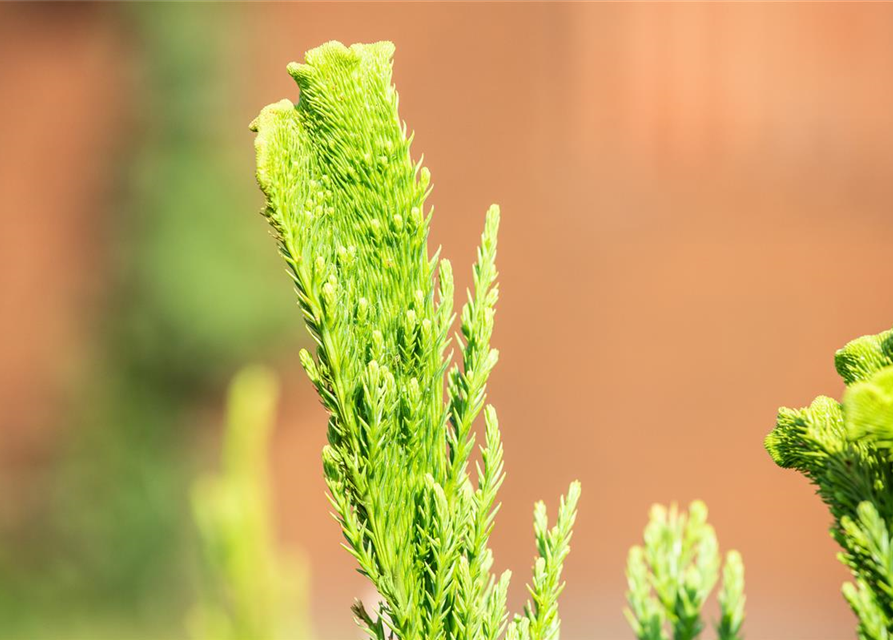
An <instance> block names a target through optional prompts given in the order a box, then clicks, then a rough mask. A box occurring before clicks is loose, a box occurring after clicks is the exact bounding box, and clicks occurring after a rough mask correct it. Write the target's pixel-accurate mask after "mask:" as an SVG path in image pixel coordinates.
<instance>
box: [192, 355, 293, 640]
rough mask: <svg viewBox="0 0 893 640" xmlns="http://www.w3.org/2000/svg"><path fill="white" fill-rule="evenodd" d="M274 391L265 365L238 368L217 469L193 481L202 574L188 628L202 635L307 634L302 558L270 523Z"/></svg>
mask: <svg viewBox="0 0 893 640" xmlns="http://www.w3.org/2000/svg"><path fill="white" fill-rule="evenodd" d="M278 392H279V384H278V381H277V379H276V376H275V375H274V374H273V373H272V372H271V371H269V370H267V369H265V368H263V367H257V366H255V367H247V368H245V369H243V370H242V371H240V372H239V373H238V374H237V375H236V377H235V378H234V379H233V381H232V383H231V384H230V390H229V400H228V403H227V418H226V432H225V434H224V441H223V446H222V460H221V469H220V471H219V472H217V473H213V474H208V475H206V476H203V477H201V478H199V479H198V480H197V481H196V482H195V483H194V485H193V489H192V507H193V513H194V517H195V521H196V524H197V526H198V531H199V534H200V540H201V551H202V554H201V555H202V559H203V563H202V568H203V572H202V573H203V576H202V577H203V580H202V590H201V596H202V597H201V602H200V603H199V605H198V606H196V607H195V609H194V610H193V612H192V615H191V624H190V627H191V630H192V635H193V636H194V637H195V638H197V639H200V640H273V639H274V638H285V637H288V638H301V639H307V638H309V637H310V635H309V632H308V630H307V627H306V618H305V616H304V615H303V614H304V613H305V612H306V604H305V602H304V596H305V595H306V591H307V590H306V574H305V572H304V571H303V570H302V569H303V565H302V564H301V563H298V562H295V561H289V559H288V558H286V557H285V556H284V555H283V553H282V552H281V551H280V550H279V549H278V548H277V545H276V542H275V536H274V534H273V527H272V522H273V517H272V510H271V505H270V491H269V487H270V483H269V455H268V447H269V444H270V432H271V430H272V427H273V419H274V413H275V406H276V399H277V397H278Z"/></svg>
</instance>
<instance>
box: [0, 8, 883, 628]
mask: <svg viewBox="0 0 893 640" xmlns="http://www.w3.org/2000/svg"><path fill="white" fill-rule="evenodd" d="M224 10H227V11H232V10H239V11H242V12H243V14H244V15H243V17H242V18H241V20H240V24H241V29H242V30H241V32H240V33H238V34H233V38H234V40H235V39H238V40H239V41H240V42H241V44H240V46H245V47H246V51H245V54H244V59H243V64H242V65H241V66H240V67H239V68H235V69H232V70H231V74H232V82H233V86H234V100H233V102H232V103H231V104H229V105H225V106H221V108H225V109H227V115H226V117H227V118H230V119H231V121H232V126H233V127H234V128H240V129H244V128H245V126H246V124H247V123H248V121H249V120H250V119H251V118H252V116H253V115H254V114H255V113H256V112H257V110H258V109H259V108H260V107H262V106H263V105H264V104H266V103H268V102H272V101H274V100H278V99H280V98H282V97H286V96H287V97H291V98H295V97H296V95H297V93H296V89H295V87H294V85H293V83H292V81H291V79H290V78H289V77H288V76H287V74H286V73H285V64H286V63H287V62H288V61H290V60H292V59H296V58H298V57H299V56H300V55H301V53H302V52H303V51H304V50H306V49H307V48H310V47H312V46H315V45H316V44H319V43H320V42H322V41H325V40H329V39H339V40H342V41H345V42H351V41H368V40H379V39H390V40H393V41H394V42H395V43H396V45H397V56H396V66H395V81H396V83H397V86H398V89H399V91H400V94H401V103H400V104H401V115H402V117H403V118H404V119H405V120H406V121H407V122H408V123H409V126H410V128H412V129H415V130H416V132H417V135H416V141H415V143H414V150H415V152H416V153H424V154H425V158H426V163H427V164H428V166H429V167H430V169H431V171H432V174H433V178H434V183H435V191H434V193H433V195H432V200H431V201H432V202H433V204H434V205H435V207H436V216H435V222H434V229H433V234H432V235H433V243H434V244H435V245H437V244H443V246H444V254H445V255H446V256H448V257H450V258H451V259H452V261H453V264H454V268H455V270H456V273H457V280H458V282H457V284H458V285H459V286H458V287H457V290H462V288H463V286H464V285H465V284H466V283H467V282H468V281H469V279H470V278H469V275H470V274H469V271H470V264H471V261H472V259H473V252H474V247H475V240H476V237H477V235H478V234H479V232H480V227H481V223H482V220H483V213H484V211H485V209H486V207H487V205H488V204H490V202H493V201H495V202H499V203H500V204H501V205H502V207H503V220H504V226H503V231H502V235H501V238H500V242H501V245H500V271H501V279H502V300H501V303H500V308H499V314H498V321H497V329H496V334H495V337H494V342H495V344H496V346H498V348H499V349H500V350H501V353H502V360H501V363H500V365H499V367H498V368H497V370H496V372H495V374H494V376H493V379H492V393H491V399H492V401H493V402H494V403H495V404H496V406H497V408H498V409H499V412H500V418H501V420H500V421H501V424H502V425H503V429H504V432H505V443H506V456H507V470H508V474H509V475H508V480H507V482H506V484H505V488H504V490H503V493H502V500H503V502H504V506H503V509H502V512H501V514H500V516H499V519H498V525H497V529H496V534H495V539H494V547H495V551H496V555H497V568H499V569H502V568H505V567H511V568H512V569H513V571H514V572H515V583H514V587H513V590H512V592H511V593H512V601H513V603H514V604H516V605H517V604H518V603H520V601H521V600H522V598H523V596H524V590H523V583H524V581H525V580H526V579H527V577H528V575H529V566H530V563H531V559H532V553H533V541H532V528H531V509H532V505H533V502H534V501H535V500H536V499H539V498H541V497H542V498H545V499H547V501H548V503H549V504H550V505H551V506H552V507H553V509H554V505H555V503H556V498H557V495H558V494H559V492H561V491H563V490H564V489H565V488H566V485H567V483H568V481H570V480H571V479H573V478H575V477H579V478H580V479H581V480H582V481H583V485H584V498H583V501H582V505H581V514H580V518H579V525H578V529H577V532H576V535H575V544H574V550H573V553H572V555H571V557H570V559H569V564H568V566H567V571H566V577H567V581H568V586H567V589H566V591H565V595H564V599H563V619H564V630H565V637H567V638H569V639H571V640H573V639H576V638H581V639H582V638H608V639H614V638H618V639H619V638H625V637H629V632H628V630H627V629H626V627H625V622H624V620H623V618H622V616H621V613H620V610H621V608H622V605H623V603H622V599H623V590H624V579H623V575H622V570H623V564H624V560H625V553H626V549H627V547H628V546H629V545H630V544H632V543H633V542H636V541H637V540H638V539H639V536H640V531H641V527H642V525H643V524H644V520H645V517H646V513H647V509H648V506H649V505H650V504H651V503H652V502H654V501H670V500H679V501H682V502H687V501H689V500H691V499H693V498H696V497H700V498H703V499H705V500H706V501H707V503H708V505H710V507H711V519H712V521H713V522H714V524H715V525H716V527H717V530H718V533H719V536H720V542H721V545H722V546H723V547H724V548H729V547H736V548H738V549H740V550H741V551H742V553H743V555H744V558H745V563H746V567H747V580H748V611H749V620H748V629H747V631H748V636H749V637H750V638H753V639H754V640H837V639H840V638H848V637H852V636H853V631H852V629H853V627H854V624H853V620H852V617H851V615H850V613H849V612H848V609H847V608H846V605H845V604H844V602H843V600H842V598H841V597H840V595H839V587H840V584H841V582H842V581H843V580H844V579H845V578H846V572H845V570H844V569H843V568H842V567H841V566H839V564H838V563H837V561H836V560H835V557H834V555H835V552H836V549H835V546H834V544H833V542H832V541H831V539H830V538H829V536H828V534H827V524H828V517H827V514H826V511H825V509H824V508H823V507H822V505H821V504H820V503H819V501H818V499H817V498H816V497H815V496H813V495H812V493H813V492H812V489H811V488H810V487H809V486H808V485H807V483H806V482H805V481H804V480H803V479H802V478H800V477H799V476H797V475H795V474H794V473H792V472H784V471H782V470H779V469H777V468H775V466H774V465H773V464H772V462H771V460H770V459H769V458H768V456H767V455H766V454H765V452H764V451H763V449H762V438H763V436H764V435H765V433H766V432H767V431H768V430H769V429H770V428H771V427H772V425H773V420H774V414H775V410H776V408H777V407H778V406H779V405H782V404H784V405H791V406H801V405H803V404H805V403H808V402H809V401H810V400H811V399H812V398H813V397H814V396H815V395H817V394H819V393H826V394H829V395H837V394H839V393H840V391H841V389H842V385H841V383H840V382H839V381H838V379H837V377H836V375H835V373H834V370H833V362H832V356H833V351H834V350H835V349H836V348H838V347H839V346H841V345H842V344H843V343H844V342H846V341H847V340H848V339H850V338H852V337H855V336H857V335H860V334H862V333H868V332H875V331H879V330H882V329H885V328H888V327H889V326H890V325H891V323H893V297H891V296H890V295H889V289H890V287H889V283H890V276H891V273H890V271H891V268H893V267H891V262H890V255H891V249H893V216H891V213H890V211H891V205H893V181H891V180H890V172H891V170H893V88H891V87H893V85H891V83H890V78H891V72H893V41H891V39H890V37H889V34H890V29H891V27H893V7H891V6H889V5H886V6H885V5H865V4H861V5H842V4H841V5H826V4H791V5H779V4H753V5H747V4H720V5H706V4H678V5H665V4H660V5H650V4H632V5H620V4H478V5H472V4H449V5H448V4H438V5H424V4H386V5H372V4H359V5H357V4H321V5H320V4H316V5H303V4H302V5H286V4H269V5H251V6H243V7H238V8H232V7H230V8H227V9H224V8H222V6H221V5H209V6H208V8H207V11H208V12H209V24H213V20H211V18H212V17H213V14H214V12H217V11H224ZM21 46H26V45H24V44H22V45H21ZM84 46H86V45H84ZM32 80H33V78H32ZM47 82H49V80H47ZM0 92H2V94H3V95H4V102H8V101H9V100H13V101H15V100H18V99H21V97H22V96H21V94H14V93H12V90H11V89H10V85H9V84H7V83H4V84H3V85H2V86H0ZM2 126H3V138H2V139H3V140H4V147H7V145H8V144H10V143H9V141H10V140H12V141H13V144H14V145H15V144H18V145H25V144H26V143H27V138H26V137H23V136H19V137H14V136H13V137H11V138H10V133H9V132H10V131H12V129H11V128H10V127H9V123H8V122H7V123H4V124H3V125H2ZM87 126H88V123H81V124H77V123H75V124H74V125H73V126H71V127H69V128H68V132H67V133H66V135H71V136H78V135H83V134H84V132H85V131H86V129H85V127H87ZM22 148H24V147H22ZM245 154H246V174H245V176H244V179H245V180H246V181H251V179H252V178H251V170H250V162H251V139H250V136H249V135H248V134H247V132H246V134H245ZM3 156H4V157H6V158H8V157H10V156H9V155H8V152H7V151H6V150H4V153H3ZM66 167H67V169H68V170H69V171H72V172H74V171H80V170H84V165H83V164H82V163H80V162H74V161H73V160H71V159H69V160H68V163H67V164H66ZM4 171H6V169H4ZM22 179H23V180H27V179H32V180H33V179H34V176H30V177H29V176H24V177H23V178H22ZM61 188H62V186H61V184H56V183H53V184H50V185H46V184H44V185H43V186H42V189H43V190H44V191H47V192H49V193H51V194H52V193H61V192H60V191H57V190H59V189H61ZM2 198H3V201H2V212H0V214H2V215H0V224H2V225H4V228H5V227H6V226H7V225H10V224H11V223H10V220H12V219H13V216H15V215H16V209H17V207H16V206H15V203H14V202H12V201H11V200H10V196H9V194H8V192H7V193H4V194H3V196H2ZM53 211H54V213H53V215H54V216H56V219H58V220H59V221H60V225H61V226H60V227H57V228H56V231H58V232H59V233H61V232H62V229H64V224H71V221H72V220H75V219H77V218H76V217H75V216H78V215H80V210H78V209H76V208H75V207H74V206H67V205H60V206H59V207H57V208H54V209H53ZM258 232H259V233H263V230H262V228H261V227H260V226H259V228H258ZM45 233H48V234H50V236H51V237H52V238H56V236H53V235H52V234H53V233H54V229H52V228H50V229H47V230H46V231H45ZM72 250H74V249H72ZM79 251H81V252H83V254H84V255H85V256H89V255H90V249H89V247H83V248H81V249H79ZM4 259H6V260H9V259H10V258H9V256H8V255H7V256H4ZM16 264H17V266H12V267H10V269H13V270H14V271H12V272H7V276H6V277H7V278H9V277H10V275H9V274H10V273H14V274H17V275H14V276H12V277H14V278H16V282H18V285H20V286H22V287H24V286H26V284H24V283H27V282H30V280H28V278H30V277H31V275H33V274H32V271H31V270H32V269H34V268H35V266H34V265H32V264H31V263H29V262H27V261H25V258H24V257H23V258H22V259H21V262H18V263H16ZM19 279H20V280H19ZM10 286H11V285H10ZM27 286H35V285H27ZM49 286H55V287H58V290H59V291H61V292H64V291H67V290H68V286H69V285H68V284H67V282H65V281H63V282H57V283H51V284H50V285H49ZM36 300H37V297H36V296H35V297H34V298H33V299H32V300H30V302H25V303H23V304H25V305H26V306H27V305H32V304H35V301H36ZM30 308H32V309H34V310H35V313H36V312H37V308H36V307H30ZM44 313H46V312H41V313H40V315H43V314H44ZM72 313H75V311H72ZM297 320H298V318H297V314H296V330H297V326H298V325H297ZM38 329H39V330H40V331H43V330H44V329H43V328H40V327H38ZM47 330H49V329H47ZM41 335H42V334H41ZM33 339H34V340H38V337H37V336H35V337H34V338H33ZM15 348H23V347H21V346H16V347H15ZM16 353H17V352H16V351H15V349H14V348H13V346H11V345H7V344H4V346H3V347H2V348H0V371H9V370H11V367H12V366H13V364H11V363H14V362H17V361H18V360H16V358H19V357H20V356H17V355H16ZM38 357H39V356H38ZM6 379H8V378H6ZM8 384H9V383H8V382H6V381H4V382H3V383H2V389H5V390H8V389H9V388H10V387H8ZM286 389H287V394H286V395H287V399H286V405H285V407H284V408H283V417H282V421H281V422H282V424H281V428H280V430H279V432H278V436H277V443H276V447H275V448H274V452H275V453H274V455H275V465H276V480H277V486H276V491H277V496H278V500H279V504H280V505H281V530H282V536H283V539H284V540H285V541H287V542H288V543H289V544H293V545H296V546H299V547H301V548H302V549H303V551H304V553H305V554H307V556H308V557H309V559H310V561H311V564H312V569H311V570H312V574H313V590H314V601H313V605H314V611H313V614H314V617H315V623H316V628H317V629H318V630H319V632H320V635H321V636H322V637H323V638H333V639H340V638H347V637H354V634H355V631H354V630H353V627H352V623H351V621H350V618H349V615H348V612H347V607H348V605H349V603H350V602H351V601H352V598H353V597H354V596H355V595H357V594H358V593H361V592H362V590H363V589H365V585H364V583H363V581H362V580H361V579H360V578H359V577H358V576H356V575H355V574H354V573H353V566H352V563H351V561H350V559H349V557H348V556H347V555H346V554H345V553H343V552H342V551H341V550H340V549H339V548H338V544H339V537H338V534H337V530H336V527H335V525H334V524H333V523H332V522H331V521H330V519H329V517H328V515H327V513H328V507H327V504H326V501H325V499H324V498H323V495H322V493H323V484H322V480H321V478H320V474H319V468H320V464H319V448H320V447H321V445H322V441H323V438H324V418H323V416H322V414H321V410H320V409H319V408H318V405H317V403H316V400H315V398H314V397H313V396H312V394H311V392H310V390H309V389H308V385H307V384H306V383H305V381H304V380H303V379H302V377H301V375H300V372H299V371H298V370H297V367H296V368H295V369H294V370H292V371H290V372H287V386H286Z"/></svg>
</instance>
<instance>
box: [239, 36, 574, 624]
mask: <svg viewBox="0 0 893 640" xmlns="http://www.w3.org/2000/svg"><path fill="white" fill-rule="evenodd" d="M393 51H394V47H393V45H392V44H391V43H389V42H380V43H376V44H370V45H362V44H357V45H353V46H351V47H349V48H348V47H345V46H344V45H342V44H340V43H338V42H330V43H327V44H324V45H322V46H320V47H318V48H316V49H313V50H311V51H309V52H307V54H306V58H305V63H304V64H297V63H292V64H290V65H289V66H288V71H289V73H290V74H291V75H292V76H293V77H294V79H295V80H296V81H297V83H298V86H299V87H300V99H299V101H298V102H297V104H293V103H292V102H291V101H289V100H283V101H281V102H278V103H276V104H272V105H270V106H268V107H266V108H265V109H263V111H261V113H260V115H259V116H258V118H257V119H256V120H255V121H254V122H253V123H252V129H253V130H254V131H256V132H257V138H256V142H255V145H256V150H257V179H258V182H259V184H260V187H261V189H262V190H263V192H264V194H265V196H266V200H267V204H266V207H265V214H266V216H267V218H268V219H269V221H270V223H271V225H272V227H273V229H274V231H275V234H276V237H277V239H278V241H279V247H280V251H281V253H282V255H283V257H284V258H285V261H286V263H287V265H288V271H289V273H290V275H291V277H292V279H293V280H294V284H295V289H296V291H297V294H298V300H299V303H300V306H301V309H302V311H303V315H304V319H305V321H306V324H307V327H308V329H309V331H310V334H311V336H312V337H313V339H314V340H315V342H316V345H317V346H316V354H315V357H314V356H313V355H311V354H310V353H308V352H307V351H302V353H301V363H302V364H303V366H304V369H305V370H306V372H307V375H308V377H309V378H310V380H311V382H312V383H313V384H314V385H315V387H316V389H317V391H318V392H319V396H320V398H321V400H322V403H323V405H324V406H325V408H326V409H327V410H328V412H329V415H330V417H329V423H328V441H329V444H328V445H327V446H326V447H325V449H324V450H323V469H324V473H325V478H326V482H327V484H328V488H329V492H330V499H331V503H332V506H333V508H334V511H335V514H336V518H337V519H338V521H339V522H340V524H341V528H342V531H343V534H344V538H345V545H344V546H345V547H346V548H347V550H348V551H349V552H350V553H351V554H352V555H353V556H354V557H355V558H356V560H357V562H358V564H359V570H360V572H361V573H363V574H364V575H366V576H368V578H369V579H370V580H371V581H372V583H373V584H374V585H375V587H376V589H377V590H378V593H379V594H380V597H381V602H380V603H378V605H377V606H376V607H373V608H372V610H371V611H370V610H369V609H367V607H366V606H365V605H364V604H363V603H361V602H359V601H358V602H357V603H356V604H355V605H354V613H355V615H356V618H357V620H358V622H359V623H360V625H361V626H362V627H363V628H364V629H365V630H366V632H367V633H368V635H369V636H370V637H371V638H376V639H377V640H384V639H385V638H399V639H401V640H437V639H438V638H444V639H446V638H450V639H457V640H459V639H475V640H478V639H492V638H498V637H500V636H502V635H503V633H505V635H506V637H507V638H512V639H517V640H528V639H536V640H539V639H552V638H558V630H559V619H558V603H557V601H558V596H559V594H560V593H561V590H562V587H563V584H562V582H561V569H562V563H563V561H564V559H565V557H566V556H567V553H568V551H569V546H568V543H569V541H570V538H571V527H572V525H573V522H574V518H575V515H576V506H577V499H578V497H579V495H580V488H579V485H578V484H577V483H574V484H572V485H571V487H570V490H569V492H568V494H567V496H566V497H565V498H564V499H562V501H561V505H560V507H559V510H558V518H557V524H556V525H555V526H554V527H552V528H550V527H549V525H548V523H547V519H546V510H545V507H544V506H543V505H542V504H538V505H537V506H536V509H535V512H534V524H535V533H536V543H537V548H538V551H539V557H538V558H537V559H536V561H535V563H534V567H533V580H532V582H531V584H530V586H529V590H530V594H531V599H530V602H529V603H528V605H527V606H526V608H525V610H524V612H523V614H521V615H518V616H515V617H514V618H513V619H512V620H511V621H510V622H509V621H508V620H507V614H506V607H505V602H506V593H507V590H508V585H509V572H505V573H503V574H502V575H501V576H499V577H497V576H495V575H494V574H493V573H492V571H491V567H492V563H493V558H492V553H491V551H490V549H489V548H488V538H489V536H490V532H491V531H492V529H493V522H494V517H495V515H496V512H497V511H498V503H497V502H496V493H497V491H498V489H499V487H500V485H501V484H502V481H503V478H504V473H503V459H502V453H503V451H502V444H501V441H500V432H499V427H498V424H497V419H496V411H495V409H493V407H492V406H489V405H487V404H486V383H487V378H488V376H489V374H490V372H491V371H492V369H493V367H494V366H495V364H496V361H497V357H498V353H497V351H496V350H495V349H492V348H491V347H490V337H491V334H492V331H493V318H494V307H495V304H496V300H497V297H498V288H497V285H496V267H495V258H496V232H497V228H498V226H499V209H498V208H497V207H496V206H493V207H491V208H490V210H489V211H488V212H487V216H486V222H485V225H484V233H483V236H482V238H481V245H480V248H479V249H478V258H477V262H476V264H475V266H474V291H473V293H471V292H470V293H469V298H468V301H467V303H466V304H465V306H464V307H463V309H462V312H461V330H460V332H459V334H458V335H457V336H456V343H457V347H458V349H459V352H460V360H461V366H460V365H459V364H453V365H452V366H451V364H450V363H451V356H452V353H450V355H446V352H447V348H448V346H449V344H450V341H451V338H450V335H451V325H452V324H453V320H454V314H453V275H452V269H451V267H450V263H449V262H448V261H447V260H441V259H439V257H438V254H435V255H434V256H433V257H432V256H431V255H429V252H428V245H427V237H428V228H429V222H430V210H426V207H425V199H426V197H427V195H428V193H429V190H430V174H429V172H428V170H427V169H426V168H424V167H422V166H421V163H418V164H417V163H414V162H413V160H412V158H411V156H410V143H411V136H407V129H406V125H405V123H401V120H400V118H399V116H398V113H397V93H396V91H395V89H394V87H393V85H392V83H391V57H392V55H393ZM481 412H483V414H484V425H485V430H484V443H483V445H482V446H481V447H480V456H481V459H480V462H479V463H478V464H476V465H475V469H474V474H472V473H471V471H470V469H469V457H470V455H471V453H472V450H473V448H474V444H475V433H474V423H475V419H476V418H477V417H478V415H479V414H480V413H481Z"/></svg>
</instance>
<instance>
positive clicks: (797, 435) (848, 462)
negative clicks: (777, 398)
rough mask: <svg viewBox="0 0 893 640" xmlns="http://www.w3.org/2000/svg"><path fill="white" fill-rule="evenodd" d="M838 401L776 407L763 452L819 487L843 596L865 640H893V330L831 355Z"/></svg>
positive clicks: (824, 400) (819, 399)
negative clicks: (840, 386) (848, 574)
mask: <svg viewBox="0 0 893 640" xmlns="http://www.w3.org/2000/svg"><path fill="white" fill-rule="evenodd" d="M835 364H836V367H837V372H838V373H839V374H840V376H841V377H842V378H843V381H844V382H845V383H846V385H847V388H846V392H845V393H844V396H843V401H842V402H837V401H836V400H833V399H831V398H828V397H825V396H819V397H818V398H816V399H815V400H814V401H813V402H812V404H811V405H810V406H808V407H806V408H803V409H787V408H784V407H783V408H781V409H779V410H778V421H777V424H776V427H775V429H774V430H773V431H772V432H771V433H770V434H769V435H768V436H767V437H766V449H767V450H768V451H769V454H770V455H771V456H772V459H773V460H775V462H776V463H777V464H778V465H779V466H782V467H786V468H792V469H797V470H798V471H800V472H801V473H803V474H804V475H805V476H806V477H807V478H809V479H810V480H811V481H812V483H813V484H815V485H816V487H817V493H818V494H819V496H821V498H822V500H824V502H825V504H827V505H828V508H829V510H830V512H831V515H832V517H833V524H832V526H831V535H832V536H833V537H834V539H835V540H836V541H837V542H838V544H839V545H840V546H841V548H842V549H843V551H842V552H841V553H840V555H839V557H840V559H841V561H842V562H843V563H844V564H846V565H847V566H848V567H849V568H850V569H851V571H852V572H853V577H854V578H855V585H854V584H850V583H848V584H845V585H844V586H843V593H844V596H845V597H846V599H847V602H849V604H850V607H851V608H852V609H853V611H854V612H855V614H856V616H857V617H858V619H859V626H858V634H859V637H860V638H862V639H863V640H886V639H887V638H890V637H893V540H891V535H890V528H891V523H893V493H891V488H893V477H891V474H893V453H891V447H893V330H891V331H886V332H884V333H881V334H879V335H873V336H864V337H862V338H859V339H857V340H854V341H852V342H850V343H849V344H847V345H846V346H845V347H843V349H841V350H839V351H838V352H837V354H836V357H835Z"/></svg>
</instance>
